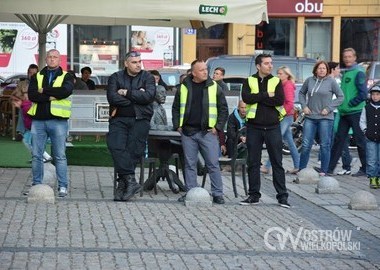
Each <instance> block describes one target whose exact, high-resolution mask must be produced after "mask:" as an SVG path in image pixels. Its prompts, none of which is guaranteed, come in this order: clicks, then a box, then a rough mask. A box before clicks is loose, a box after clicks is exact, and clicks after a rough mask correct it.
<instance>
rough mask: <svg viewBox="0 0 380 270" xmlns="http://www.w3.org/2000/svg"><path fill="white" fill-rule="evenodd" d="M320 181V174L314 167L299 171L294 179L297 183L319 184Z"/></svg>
mask: <svg viewBox="0 0 380 270" xmlns="http://www.w3.org/2000/svg"><path fill="white" fill-rule="evenodd" d="M318 182H319V174H318V173H317V172H316V171H315V170H314V169H312V168H305V169H302V170H301V171H299V172H298V173H297V178H296V179H295V180H294V183H296V184H317V183H318Z"/></svg>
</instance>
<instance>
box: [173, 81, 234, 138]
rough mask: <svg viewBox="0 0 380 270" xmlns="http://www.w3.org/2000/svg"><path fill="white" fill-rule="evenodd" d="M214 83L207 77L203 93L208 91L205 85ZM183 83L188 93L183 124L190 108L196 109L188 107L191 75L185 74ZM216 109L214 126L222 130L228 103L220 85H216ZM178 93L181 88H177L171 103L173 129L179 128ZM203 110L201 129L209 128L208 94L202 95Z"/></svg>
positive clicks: (190, 97) (190, 94) (190, 96)
mask: <svg viewBox="0 0 380 270" xmlns="http://www.w3.org/2000/svg"><path fill="white" fill-rule="evenodd" d="M213 83H214V81H213V80H212V79H211V78H208V79H207V81H206V88H205V89H204V91H205V93H208V91H207V87H209V86H211V85H212V84H213ZM183 84H184V85H185V86H186V87H187V89H188V95H187V102H186V111H185V115H184V125H186V119H187V117H188V115H189V112H190V110H191V109H196V108H190V107H191V106H190V104H191V99H192V76H191V75H190V76H187V77H186V78H185V80H184V81H183ZM217 87H218V88H217V104H216V106H217V109H218V117H217V121H216V125H215V128H216V129H217V130H219V131H220V130H224V126H225V124H226V121H227V118H228V105H227V100H226V97H225V96H224V93H223V91H222V89H221V87H220V86H219V85H218V86H217ZM180 94H181V88H180V87H179V89H177V92H176V93H175V97H174V101H173V105H172V118H173V129H174V130H177V129H178V128H179V121H180V115H179V110H180ZM202 104H203V112H205V113H204V114H203V115H202V123H201V128H202V130H203V131H206V130H207V129H209V124H208V118H209V115H208V104H209V101H208V94H204V95H203V101H202Z"/></svg>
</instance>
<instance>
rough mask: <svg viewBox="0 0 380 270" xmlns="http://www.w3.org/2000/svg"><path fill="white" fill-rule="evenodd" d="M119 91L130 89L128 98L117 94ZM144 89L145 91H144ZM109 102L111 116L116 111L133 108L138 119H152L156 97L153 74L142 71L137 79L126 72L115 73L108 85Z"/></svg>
mask: <svg viewBox="0 0 380 270" xmlns="http://www.w3.org/2000/svg"><path fill="white" fill-rule="evenodd" d="M119 89H128V92H127V95H126V96H121V95H119V94H118V93H117V91H118V90H119ZM142 89H143V90H142ZM106 90H107V100H108V103H109V104H110V115H111V114H112V112H113V111H114V110H115V109H116V110H123V108H126V107H129V106H133V108H134V111H135V114H136V119H148V120H149V121H150V119H151V118H152V115H153V105H152V102H153V101H154V98H155V95H156V84H155V81H154V77H153V75H152V74H150V73H149V72H147V71H145V70H141V71H140V73H139V74H137V75H136V77H133V80H131V77H130V76H128V75H127V73H126V71H125V70H120V71H118V72H115V73H113V74H112V75H111V76H110V77H109V79H108V84H107V88H106Z"/></svg>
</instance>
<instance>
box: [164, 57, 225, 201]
mask: <svg viewBox="0 0 380 270" xmlns="http://www.w3.org/2000/svg"><path fill="white" fill-rule="evenodd" d="M172 117H173V128H174V130H178V131H179V132H180V133H181V141H182V148H183V152H184V157H185V170H184V171H185V180H186V188H187V190H188V191H189V190H190V189H192V188H194V187H197V186H198V183H197V161H198V152H199V151H200V152H201V153H202V155H203V157H204V159H205V162H206V167H207V171H208V173H209V175H210V179H211V195H212V197H213V202H214V203H216V204H224V198H223V183H222V176H221V172H220V167H219V151H220V148H219V141H218V131H223V129H224V125H225V123H226V121H227V117H228V105H227V101H226V97H225V96H224V94H223V91H222V89H221V87H220V86H219V85H218V84H217V83H216V82H215V81H213V80H212V79H211V78H210V77H209V76H208V71H207V66H206V63H205V62H203V61H200V60H195V61H193V63H192V64H191V75H188V76H187V77H186V78H185V79H184V81H183V83H182V84H181V86H180V88H179V89H178V90H177V92H176V95H175V97H174V102H173V106H172ZM185 199H186V195H184V196H182V197H181V198H179V201H182V202H183V201H185Z"/></svg>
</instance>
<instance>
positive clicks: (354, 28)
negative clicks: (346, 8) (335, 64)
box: [340, 18, 380, 62]
mask: <svg viewBox="0 0 380 270" xmlns="http://www.w3.org/2000/svg"><path fill="white" fill-rule="evenodd" d="M341 33H342V34H341V42H340V44H341V49H342V50H343V49H344V48H349V47H351V48H354V49H355V51H356V54H357V58H358V62H362V61H379V60H380V54H379V50H380V18H367V19H362V18H357V19H352V18H351V19H348V18H343V19H342V23H341Z"/></svg>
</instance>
